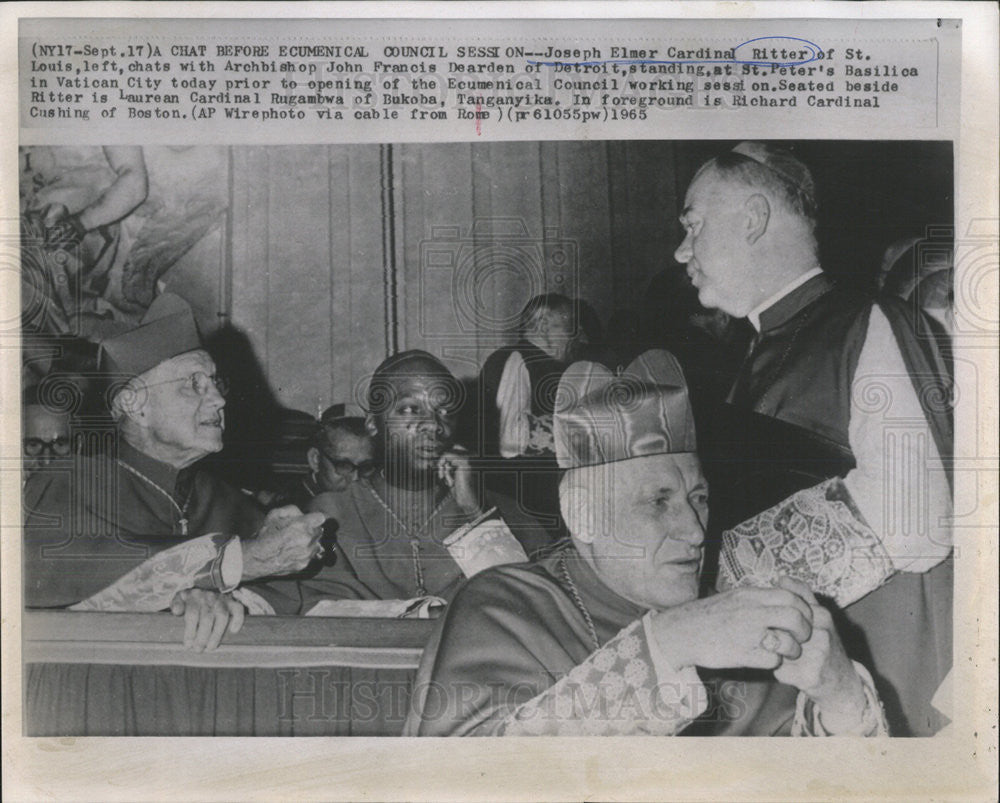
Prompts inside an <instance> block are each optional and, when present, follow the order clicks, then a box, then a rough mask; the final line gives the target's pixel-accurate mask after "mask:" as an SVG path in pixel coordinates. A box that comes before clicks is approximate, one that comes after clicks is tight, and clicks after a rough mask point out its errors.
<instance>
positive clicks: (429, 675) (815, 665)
mask: <svg viewBox="0 0 1000 803" xmlns="http://www.w3.org/2000/svg"><path fill="white" fill-rule="evenodd" d="M555 438H556V454H557V457H558V459H559V463H560V465H561V466H562V467H563V468H565V469H566V474H565V477H564V478H563V480H562V484H561V486H560V501H561V505H562V510H563V515H564V517H565V518H566V522H567V524H568V526H569V529H570V532H571V536H572V544H571V545H570V546H568V547H567V548H566V549H564V550H561V551H558V552H555V553H553V554H552V555H551V556H549V557H547V558H544V559H542V560H540V561H539V562H537V563H536V564H525V565H519V566H503V567H497V568H494V569H492V570H490V571H487V572H483V573H482V574H480V575H478V576H477V577H475V578H473V579H472V580H470V581H469V583H468V584H467V585H466V586H465V587H464V588H463V589H462V590H461V591H460V592H459V593H458V595H457V596H456V598H455V600H454V602H453V603H452V606H451V608H450V610H449V611H448V612H447V613H446V615H445V617H444V618H443V619H442V620H441V622H440V624H439V627H438V630H437V631H436V635H435V637H434V638H432V640H431V643H430V644H429V645H428V647H427V649H426V651H425V653H424V656H423V660H422V662H421V667H420V670H419V673H418V676H417V681H416V686H415V691H414V708H413V710H412V711H411V713H410V717H409V719H408V721H407V726H406V732H407V733H409V734H410V735H501V734H504V735H512V734H519V735H521V734H550V735H619V734H659V735H670V734H676V733H680V732H681V731H684V730H685V729H686V728H688V726H689V725H691V724H692V722H693V721H694V720H695V719H696V718H698V717H699V716H701V715H702V714H705V715H706V716H705V719H707V720H711V722H710V723H709V724H710V725H711V727H712V730H713V731H714V732H725V733H732V734H737V733H746V734H779V733H791V734H795V735H825V734H829V733H853V734H863V735H874V734H878V733H885V731H886V729H885V724H884V716H883V714H882V709H881V703H880V701H879V699H878V697H877V695H876V693H875V691H874V687H873V685H872V682H871V678H870V677H869V675H868V673H867V671H866V670H865V669H864V667H862V666H860V665H859V664H856V663H852V662H851V661H850V660H849V659H848V658H847V656H846V655H845V653H844V650H843V647H842V645H841V643H840V639H839V637H838V635H837V632H836V630H835V629H834V626H833V624H832V621H831V618H830V615H829V614H828V612H827V611H826V609H825V608H823V607H822V606H820V605H819V604H817V602H816V600H815V598H814V597H813V596H812V594H811V593H810V591H809V589H808V588H807V587H805V586H804V585H802V584H800V583H798V582H796V581H794V580H791V579H782V580H781V581H780V582H779V584H778V585H777V586H776V587H769V588H742V589H737V590H732V591H728V592H725V593H720V594H716V595H714V596H710V597H706V598H704V599H698V588H699V573H700V569H701V562H702V556H703V542H704V537H705V535H704V534H705V522H706V519H707V517H708V489H707V486H706V482H705V479H704V477H703V475H702V472H701V467H700V464H699V460H698V456H697V454H696V453H695V434H694V423H693V419H692V417H691V410H690V406H689V404H688V397H687V389H686V386H685V384H684V378H683V375H682V374H681V371H680V368H679V366H678V365H677V362H676V360H675V359H674V358H673V357H672V355H670V354H668V353H667V352H664V351H652V352H647V353H646V354H644V355H642V356H640V357H639V358H638V359H637V360H636V361H635V362H634V363H633V364H632V365H631V366H629V368H628V369H627V371H626V372H625V374H624V375H623V376H621V377H618V378H615V377H613V376H612V375H611V374H610V373H609V372H608V371H607V370H606V369H604V368H603V367H602V366H599V365H597V364H595V363H576V364H574V365H573V366H571V367H570V368H569V369H568V370H567V372H566V374H565V375H564V377H563V379H562V381H561V383H560V388H559V398H558V400H557V407H556V413H555ZM733 669H738V670H740V672H742V673H744V674H742V675H739V674H738V675H737V682H738V683H739V684H740V685H739V686H738V687H735V688H732V689H730V690H729V701H730V702H732V701H733V700H735V701H736V702H737V703H738V704H737V705H726V704H725V700H723V701H722V703H721V704H720V702H719V700H717V699H714V695H713V692H714V691H716V690H723V686H722V685H721V684H722V683H724V682H728V681H722V680H721V673H720V677H719V678H716V680H718V681H719V682H718V683H717V684H716V683H713V681H712V679H711V678H710V676H711V674H712V670H733ZM760 670H765V671H766V670H769V671H770V674H768V675H764V676H763V679H760V678H761V677H762V672H761V671H760ZM699 672H702V673H704V674H705V681H703V679H702V677H701V676H700V675H699ZM727 674H728V675H730V676H731V675H732V674H733V673H732V672H729V673H727ZM755 678H756V679H755ZM796 690H797V692H796ZM702 724H704V723H699V726H700V725H702ZM699 732H702V731H700V730H699Z"/></svg>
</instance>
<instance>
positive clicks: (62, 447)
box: [23, 435, 73, 457]
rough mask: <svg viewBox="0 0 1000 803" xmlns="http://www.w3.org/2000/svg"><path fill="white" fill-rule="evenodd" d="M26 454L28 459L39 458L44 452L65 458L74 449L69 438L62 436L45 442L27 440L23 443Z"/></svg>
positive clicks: (33, 439) (40, 439) (36, 439)
mask: <svg viewBox="0 0 1000 803" xmlns="http://www.w3.org/2000/svg"><path fill="white" fill-rule="evenodd" d="M23 444H24V453H25V454H26V455H27V456H28V457H38V455H40V454H42V452H51V453H52V454H54V455H56V456H58V457H65V456H66V455H68V454H69V453H70V450H71V449H72V446H73V445H72V443H71V442H70V439H69V438H66V437H64V436H62V435H59V436H58V437H55V438H52V439H51V440H44V439H43V438H25V439H24V441H23Z"/></svg>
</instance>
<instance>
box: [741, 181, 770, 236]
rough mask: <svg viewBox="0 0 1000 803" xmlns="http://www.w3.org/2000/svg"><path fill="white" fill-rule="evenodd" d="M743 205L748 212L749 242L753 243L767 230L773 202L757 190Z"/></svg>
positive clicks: (747, 230) (747, 232)
mask: <svg viewBox="0 0 1000 803" xmlns="http://www.w3.org/2000/svg"><path fill="white" fill-rule="evenodd" d="M743 206H744V209H745V210H746V214H747V228H746V234H747V242H749V243H750V244H751V245H753V244H754V243H756V242H757V241H758V240H759V239H760V238H761V237H763V236H764V232H766V231H767V224H768V222H769V221H770V220H771V204H769V203H768V201H767V198H765V197H764V196H763V195H761V194H760V193H759V192H756V193H754V194H753V195H751V196H750V197H749V198H747V199H746V202H745V203H744V205H743Z"/></svg>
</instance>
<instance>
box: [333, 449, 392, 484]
mask: <svg viewBox="0 0 1000 803" xmlns="http://www.w3.org/2000/svg"><path fill="white" fill-rule="evenodd" d="M319 453H320V454H321V455H323V457H325V458H326V460H327V462H328V463H329V464H330V465H331V466H333V470H334V471H336V472H337V473H338V474H339V475H340V476H341V477H349V476H351V475H352V474H354V473H355V472H357V475H358V476H359V477H360V478H361V479H363V480H366V479H368V478H369V477H371V476H374V474H375V473H376V472H377V471H378V469H379V464H378V461H377V460H365V462H364V463H352V462H351V461H350V460H343V459H341V458H339V457H334V456H333V455H331V454H330V453H329V452H327V451H326V450H325V449H320V450H319Z"/></svg>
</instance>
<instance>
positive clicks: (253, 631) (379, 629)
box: [22, 611, 434, 669]
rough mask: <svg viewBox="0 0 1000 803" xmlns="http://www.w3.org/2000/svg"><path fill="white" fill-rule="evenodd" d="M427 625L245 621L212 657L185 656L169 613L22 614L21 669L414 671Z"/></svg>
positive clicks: (178, 622)
mask: <svg viewBox="0 0 1000 803" xmlns="http://www.w3.org/2000/svg"><path fill="white" fill-rule="evenodd" d="M433 624H434V623H433V622H432V621H430V620H426V619H348V618H336V619H334V618H322V617H308V616H307V617H301V616H248V617H247V618H246V620H245V621H244V623H243V628H242V629H241V630H240V632H239V633H227V634H226V635H225V636H224V637H223V640H222V643H221V644H220V645H219V647H218V648H217V649H216V650H214V651H212V652H202V653H196V652H192V651H191V650H187V649H184V647H183V646H182V643H181V642H182V639H183V637H184V620H183V619H182V618H181V617H177V616H172V615H170V614H168V613H94V612H83V611H80V612H75V611H26V612H25V613H24V618H23V619H22V630H23V632H24V662H25V663H59V664H67V663H72V664H81V663H82V664H130V665H135V666H146V665H151V664H159V665H164V664H169V665H172V666H204V667H213V666H214V667H232V666H239V667H258V668H269V667H280V666H351V667H370V668H384V669H416V667H417V664H418V662H419V661H420V653H421V652H422V650H423V646H424V643H425V642H426V641H427V637H428V636H429V634H430V631H431V627H432V626H433Z"/></svg>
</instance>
